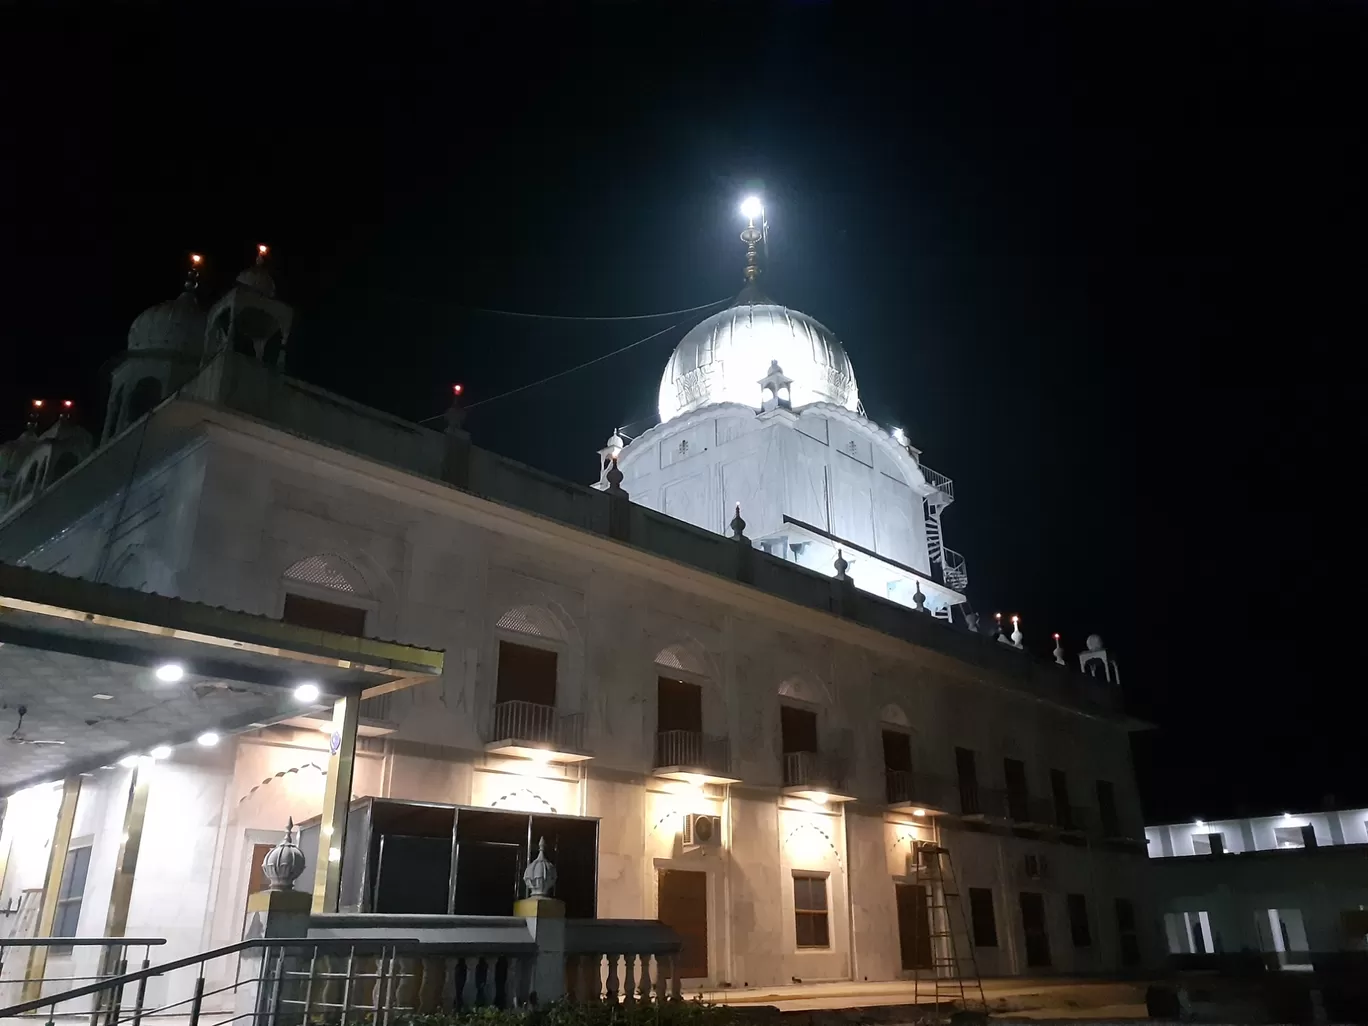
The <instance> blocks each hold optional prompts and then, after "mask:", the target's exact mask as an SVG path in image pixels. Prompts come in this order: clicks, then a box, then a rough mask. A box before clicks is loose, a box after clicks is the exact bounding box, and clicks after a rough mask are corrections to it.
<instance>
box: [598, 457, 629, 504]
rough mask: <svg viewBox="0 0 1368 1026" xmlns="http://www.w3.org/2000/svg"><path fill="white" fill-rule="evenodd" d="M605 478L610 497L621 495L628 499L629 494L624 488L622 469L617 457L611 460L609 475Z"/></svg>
mask: <svg viewBox="0 0 1368 1026" xmlns="http://www.w3.org/2000/svg"><path fill="white" fill-rule="evenodd" d="M603 476H604V478H605V479H606V480H607V482H608V488H607V491H608V494H609V495H620V496H622V497H623V498H624V499H625V498H627V493H626V492H625V491H623V488H622V468H621V467H619V466H618V461H617V457H616V456H614V457H612V459H610V460H609V466H608V473H606V474H604V475H603Z"/></svg>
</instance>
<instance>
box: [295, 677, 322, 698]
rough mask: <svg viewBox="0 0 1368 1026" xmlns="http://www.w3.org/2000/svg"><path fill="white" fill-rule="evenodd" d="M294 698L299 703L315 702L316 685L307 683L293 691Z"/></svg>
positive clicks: (310, 682)
mask: <svg viewBox="0 0 1368 1026" xmlns="http://www.w3.org/2000/svg"><path fill="white" fill-rule="evenodd" d="M294 696H295V698H296V699H297V700H298V701H300V702H317V701H318V685H317V684H315V683H314V682H313V681H307V682H305V683H303V684H301V685H299V687H297V688H295V689H294Z"/></svg>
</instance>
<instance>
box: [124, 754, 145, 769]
mask: <svg viewBox="0 0 1368 1026" xmlns="http://www.w3.org/2000/svg"><path fill="white" fill-rule="evenodd" d="M140 758H141V756H138V755H134V754H132V753H131V752H130V753H129V754H128V755H125V756H124V757H123V758H122V759H120V760H119V765H120V766H122V767H123V768H124V769H132V768H133V767H134V766H136V765H137V764H138V759H140Z"/></svg>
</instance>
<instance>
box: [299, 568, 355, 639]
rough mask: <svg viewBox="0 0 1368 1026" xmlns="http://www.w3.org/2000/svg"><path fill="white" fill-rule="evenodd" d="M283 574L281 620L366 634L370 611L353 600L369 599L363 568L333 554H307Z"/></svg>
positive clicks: (321, 629)
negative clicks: (324, 595) (334, 598)
mask: <svg viewBox="0 0 1368 1026" xmlns="http://www.w3.org/2000/svg"><path fill="white" fill-rule="evenodd" d="M283 576H284V579H285V605H284V608H283V609H282V611H281V619H283V620H284V621H285V622H286V623H292V624H296V625H298V626H300V627H312V628H314V629H315V630H320V631H332V632H334V633H336V634H352V635H358V636H359V635H362V634H365V633H366V612H367V610H366V609H365V608H364V607H362V606H358V605H353V604H352V602H353V601H355V600H357V599H361V600H363V601H364V600H365V599H367V598H368V597H369V589H368V588H367V587H366V582H365V578H363V577H362V576H361V573H360V571H358V570H357V569H356V567H355V566H353V565H352V564H351V563H350V562H348V561H347V560H346V559H344V558H343V557H341V556H338V555H336V554H334V553H322V554H319V555H316V556H308V557H306V558H304V559H301V560H299V561H298V562H296V563H293V564H291V565H290V567H289V568H288V569H286V571H285V573H284V575H283ZM295 588H298V589H299V590H294V589H295ZM309 591H312V592H331V593H335V594H336V595H337V597H338V598H339V599H343V600H344V601H337V602H335V601H332V600H331V598H322V597H320V596H319V595H317V594H312V595H311V594H304V592H309ZM348 600H349V601H348Z"/></svg>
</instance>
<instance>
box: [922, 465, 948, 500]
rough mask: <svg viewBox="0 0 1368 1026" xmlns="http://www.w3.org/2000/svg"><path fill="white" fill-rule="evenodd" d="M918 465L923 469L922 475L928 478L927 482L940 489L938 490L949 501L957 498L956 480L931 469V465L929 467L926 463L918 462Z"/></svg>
mask: <svg viewBox="0 0 1368 1026" xmlns="http://www.w3.org/2000/svg"><path fill="white" fill-rule="evenodd" d="M917 466H918V468H920V470H921V472H922V476H923V477H925V478H926V483H927V484H929V485H930V486H931V487H932V488H934V489H936V491H938V492H940V493H941V494H942V495H944V496H945V498H946V499H947V500H948V501H953V500H954V498H955V482H954V481H952V480H950V478H948V477H946V476H945V475H944V474H941V473H938V472H936V471H934V470H932V469H931V468H930V467H928V466H927V465H926V464H925V463H918V464H917Z"/></svg>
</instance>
